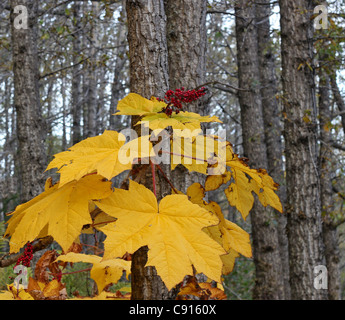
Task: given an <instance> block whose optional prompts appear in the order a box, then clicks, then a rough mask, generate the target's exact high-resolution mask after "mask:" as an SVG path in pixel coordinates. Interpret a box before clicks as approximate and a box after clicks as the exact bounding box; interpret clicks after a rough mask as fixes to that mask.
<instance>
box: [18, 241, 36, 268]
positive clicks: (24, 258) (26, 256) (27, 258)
mask: <svg viewBox="0 0 345 320" xmlns="http://www.w3.org/2000/svg"><path fill="white" fill-rule="evenodd" d="M33 249H34V248H33V246H32V244H31V243H30V242H28V244H27V245H26V248H25V249H24V253H23V254H22V255H21V256H20V257H19V259H18V260H17V263H16V265H15V266H14V267H16V266H17V265H19V264H20V263H22V265H23V266H25V267H30V262H31V260H32V257H33Z"/></svg>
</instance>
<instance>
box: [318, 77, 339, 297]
mask: <svg viewBox="0 0 345 320" xmlns="http://www.w3.org/2000/svg"><path fill="white" fill-rule="evenodd" d="M330 106H331V102H330V81H329V77H328V75H327V74H326V72H324V71H321V74H320V83H319V110H320V117H319V118H320V140H321V144H320V145H321V146H320V167H321V175H320V183H321V208H322V218H323V225H322V227H323V240H324V243H325V256H326V263H327V264H326V266H327V271H328V299H329V300H340V268H339V262H340V258H339V246H338V240H339V239H338V233H337V228H336V226H335V223H334V221H333V218H332V212H333V210H334V205H333V204H334V193H333V188H332V173H333V170H334V169H333V165H334V159H333V150H332V147H331V146H330V141H331V140H332V136H331V132H330V129H329V125H330V123H331V109H330Z"/></svg>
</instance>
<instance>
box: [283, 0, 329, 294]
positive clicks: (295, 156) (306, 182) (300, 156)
mask: <svg viewBox="0 0 345 320" xmlns="http://www.w3.org/2000/svg"><path fill="white" fill-rule="evenodd" d="M279 4H280V24H281V42H282V82H283V98H282V99H283V103H284V117H285V127H284V137H285V144H286V146H285V150H286V151H285V157H286V185H287V201H286V208H285V209H286V212H287V220H288V221H287V227H288V229H287V231H288V240H289V259H290V285H291V299H298V300H303V299H308V300H310V299H316V300H317V299H323V298H326V294H325V292H324V291H325V290H317V289H315V288H314V277H315V274H314V268H315V267H316V266H318V265H325V256H324V245H323V240H322V224H321V202H320V198H321V195H320V177H319V168H318V161H317V147H316V143H317V137H316V129H317V123H316V116H317V111H316V101H315V99H316V97H315V85H314V72H313V50H312V48H313V40H312V37H313V26H312V24H313V20H312V19H311V15H312V13H313V3H312V1H307V0H296V1H289V0H280V1H279Z"/></svg>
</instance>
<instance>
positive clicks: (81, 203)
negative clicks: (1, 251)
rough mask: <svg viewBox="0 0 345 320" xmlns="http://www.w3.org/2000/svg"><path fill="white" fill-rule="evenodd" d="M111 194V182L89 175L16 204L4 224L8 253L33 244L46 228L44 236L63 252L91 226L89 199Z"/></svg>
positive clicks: (56, 186) (55, 186) (57, 185)
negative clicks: (8, 238) (50, 238)
mask: <svg viewBox="0 0 345 320" xmlns="http://www.w3.org/2000/svg"><path fill="white" fill-rule="evenodd" d="M109 194H111V182H110V181H104V178H103V177H101V176H98V175H89V176H86V177H84V178H82V179H81V180H79V181H73V182H70V183H68V184H65V185H64V186H63V187H61V188H59V184H56V185H54V186H53V187H51V188H49V189H47V190H45V191H44V192H43V193H42V194H40V195H39V196H37V197H36V198H34V199H32V200H30V201H29V202H27V203H25V204H22V205H19V206H18V207H17V208H16V210H15V211H14V212H13V214H12V217H11V219H10V220H9V221H8V228H7V230H6V236H11V239H10V252H18V251H19V249H20V248H22V247H23V246H24V245H25V244H26V243H27V242H28V241H33V240H34V239H36V237H37V236H38V235H39V234H40V232H41V231H42V230H43V229H44V228H46V226H47V225H48V230H47V234H48V235H50V236H52V237H53V238H54V240H56V241H57V242H58V243H59V244H60V245H61V247H62V249H63V250H64V251H67V250H68V248H69V247H70V246H71V244H72V243H73V242H74V240H75V239H76V238H77V237H78V236H79V234H80V232H81V229H82V227H83V225H85V224H91V223H92V220H91V217H90V213H89V200H97V199H103V198H105V197H107V196H108V195H109Z"/></svg>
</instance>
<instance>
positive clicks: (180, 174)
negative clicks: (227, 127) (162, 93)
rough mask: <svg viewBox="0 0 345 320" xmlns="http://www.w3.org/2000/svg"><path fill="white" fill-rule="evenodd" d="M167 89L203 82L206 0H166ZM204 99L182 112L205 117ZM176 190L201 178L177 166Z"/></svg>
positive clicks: (174, 173) (183, 188)
mask: <svg viewBox="0 0 345 320" xmlns="http://www.w3.org/2000/svg"><path fill="white" fill-rule="evenodd" d="M164 4H165V11H166V15H167V43H168V58H169V83H170V88H171V89H172V90H175V89H177V88H181V87H185V88H186V89H194V88H196V87H198V86H200V85H202V84H203V83H205V82H206V81H205V79H206V49H207V34H206V12H207V1H206V0H197V1H196V0H165V1H164ZM206 103H207V102H206V99H200V100H198V101H197V102H194V103H191V104H188V105H187V106H185V108H184V110H185V111H190V112H196V113H199V114H204V110H205V105H206ZM172 181H173V184H174V186H175V188H176V189H177V190H180V191H182V192H186V189H187V187H188V186H189V185H191V184H192V183H194V182H202V177H201V176H200V175H198V174H196V173H189V172H188V170H187V169H186V168H185V167H183V166H182V165H178V166H177V167H176V168H175V170H174V172H173V175H172Z"/></svg>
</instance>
